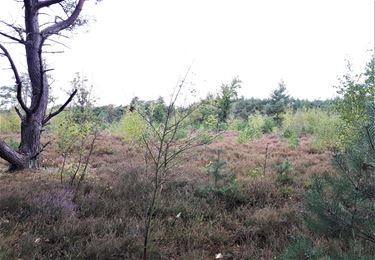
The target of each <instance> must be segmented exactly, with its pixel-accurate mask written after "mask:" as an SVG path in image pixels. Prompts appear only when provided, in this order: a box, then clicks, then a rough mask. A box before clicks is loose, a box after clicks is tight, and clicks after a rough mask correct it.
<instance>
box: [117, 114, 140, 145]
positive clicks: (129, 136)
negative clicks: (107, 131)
mask: <svg viewBox="0 0 375 260" xmlns="http://www.w3.org/2000/svg"><path fill="white" fill-rule="evenodd" d="M111 132H112V133H113V134H115V135H118V136H121V137H122V138H124V140H125V141H127V142H131V141H136V142H138V141H141V140H142V137H144V136H145V135H147V123H146V122H145V120H144V119H143V118H142V116H141V115H139V114H138V113H132V112H127V113H125V115H124V116H123V117H122V118H121V120H120V121H119V122H118V123H117V124H115V125H114V126H113V127H112V128H111Z"/></svg>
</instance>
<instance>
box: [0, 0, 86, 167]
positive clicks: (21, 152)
mask: <svg viewBox="0 0 375 260" xmlns="http://www.w3.org/2000/svg"><path fill="white" fill-rule="evenodd" d="M63 1H64V0H43V1H41V0H23V3H24V10H25V28H22V29H23V30H18V29H17V28H16V29H15V32H17V33H19V34H20V38H16V37H13V36H11V35H8V34H7V33H3V32H0V33H1V35H3V36H6V37H7V38H9V39H11V40H13V41H16V42H18V43H21V44H23V45H24V46H25V50H26V61H27V68H28V74H29V78H30V82H31V89H32V93H31V94H32V97H31V102H30V105H29V106H27V105H26V104H25V102H24V101H23V97H22V82H21V80H20V77H19V74H18V70H17V68H16V65H15V63H14V61H13V59H12V58H11V56H10V54H9V52H8V51H7V49H6V48H5V47H4V45H3V44H2V43H1V42H0V50H1V51H2V53H0V54H2V56H5V57H6V58H7V59H8V61H9V63H10V65H11V69H12V70H13V73H14V76H15V79H16V83H17V100H18V102H19V104H20V106H21V108H22V110H23V111H24V113H23V115H22V113H21V112H20V111H19V110H17V112H18V114H19V116H20V117H21V142H20V146H19V148H18V151H15V150H14V149H12V148H11V147H10V146H9V145H7V144H6V143H5V142H4V141H2V140H0V157H1V158H3V159H5V160H6V161H8V162H9V163H10V164H11V167H10V169H11V170H19V169H25V168H32V169H36V168H38V167H39V162H38V157H39V155H40V153H41V150H42V147H41V143H40V138H41V132H42V128H43V125H45V124H46V123H47V122H48V121H49V120H50V119H51V118H52V117H54V116H56V115H57V114H59V113H60V112H61V111H63V110H64V108H65V107H66V106H67V105H68V104H69V102H70V101H71V100H72V99H73V97H74V95H75V94H76V92H77V91H74V92H73V93H72V94H71V95H70V97H69V99H68V100H67V101H66V102H65V103H64V104H63V105H62V106H61V107H60V108H59V109H58V110H57V111H55V112H53V113H51V114H49V115H48V116H47V117H46V111H47V105H48V81H47V76H46V72H47V71H46V69H45V68H44V61H43V59H42V47H43V43H44V41H45V40H46V39H47V38H48V37H50V36H52V35H56V34H58V33H59V32H60V31H62V30H65V29H67V28H68V27H70V26H71V25H72V24H73V23H74V22H75V21H76V20H77V18H78V16H79V14H80V12H81V10H82V7H83V4H84V2H85V0H79V1H78V3H77V4H76V5H75V7H74V8H73V9H72V13H71V15H70V16H69V17H68V18H66V19H65V20H58V21H57V20H56V19H55V22H54V23H53V22H52V25H50V26H47V27H44V28H43V26H42V28H43V29H41V27H40V25H39V20H38V16H39V10H40V9H42V8H48V7H50V6H53V5H58V4H60V3H61V2H63ZM21 31H23V32H24V35H26V37H25V38H24V36H23V35H22V33H20V32H21ZM26 103H27V102H26Z"/></svg>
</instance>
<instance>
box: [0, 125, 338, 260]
mask: <svg viewBox="0 0 375 260" xmlns="http://www.w3.org/2000/svg"><path fill="white" fill-rule="evenodd" d="M236 137H237V133H235V132H228V133H225V134H224V136H223V137H222V138H219V139H218V140H216V141H215V142H214V143H213V144H211V145H209V146H207V147H200V148H198V149H196V150H194V151H191V152H189V153H188V154H186V156H185V157H184V158H183V160H181V163H180V165H179V167H178V168H176V169H175V171H174V172H173V175H171V176H170V178H169V179H168V181H167V182H166V183H165V184H164V185H163V187H162V190H161V197H160V200H159V202H158V203H157V206H156V212H155V217H154V223H153V230H152V239H151V240H152V241H151V250H150V252H151V258H152V259H213V258H214V256H215V254H217V253H222V254H223V255H224V258H225V259H272V258H274V257H275V256H277V255H278V254H280V253H281V252H282V251H283V249H284V248H285V246H286V245H287V243H288V240H289V239H290V238H291V237H292V236H293V235H296V234H298V233H301V232H304V231H303V230H302V227H301V226H302V225H301V220H300V219H299V217H298V212H299V210H300V194H301V193H303V191H304V190H306V189H307V188H308V186H309V184H310V181H309V180H310V177H311V176H312V175H315V174H323V173H330V172H333V168H332V166H331V159H330V155H329V154H327V153H321V152H318V151H316V150H314V149H313V148H312V146H311V143H310V139H309V138H308V137H302V138H301V140H300V145H299V146H298V147H296V148H291V147H290V146H289V144H288V142H287V141H285V140H282V139H281V138H280V137H279V136H277V135H266V136H264V137H263V138H262V139H260V140H256V141H253V142H251V143H247V144H238V143H237V142H236ZM8 138H11V137H8ZM267 144H269V149H268V160H267V168H266V171H265V173H264V169H263V166H264V159H265V151H266V146H267ZM217 149H220V150H222V152H223V159H225V160H226V161H227V162H228V167H229V168H230V170H231V171H232V172H233V173H235V175H236V179H237V190H236V191H235V192H231V193H222V194H218V193H214V192H200V190H202V189H204V188H205V187H207V185H208V184H209V183H210V182H211V181H212V180H211V178H210V176H208V175H207V173H206V171H205V166H206V165H207V164H208V163H209V162H210V161H211V160H212V159H213V158H214V155H215V150H217ZM143 154H144V152H143V151H142V149H141V148H140V147H137V146H135V145H129V144H126V143H124V142H122V140H121V139H119V138H116V137H113V136H110V135H108V134H102V135H101V136H100V138H99V139H98V142H97V146H96V148H95V151H94V153H93V158H92V163H91V167H90V174H89V176H88V178H87V179H86V182H85V185H84V186H83V187H82V189H81V191H80V192H79V193H78V194H77V196H75V195H76V194H75V190H72V189H71V188H69V187H68V186H67V185H65V184H60V183H59V179H58V178H59V177H58V176H57V175H56V172H58V167H59V164H60V163H61V158H59V156H58V154H57V152H56V150H55V148H54V147H53V146H50V147H48V148H47V150H46V152H45V153H44V154H43V158H42V160H43V163H44V165H45V166H46V168H43V169H41V170H40V171H39V172H32V171H25V172H19V173H16V174H3V175H2V176H0V259H17V258H23V259H30V258H38V259H42V258H51V259H56V258H82V259H137V258H139V257H140V256H141V253H142V250H143V249H142V234H143V227H144V217H145V209H146V207H147V202H148V199H149V190H150V188H151V180H150V176H148V175H147V174H146V173H145V167H144V163H143ZM286 160H287V161H288V162H289V163H290V167H289V168H288V170H287V173H286V174H283V175H282V176H280V174H279V173H278V172H277V167H276V166H277V165H280V164H281V163H282V162H284V161H286ZM0 169H1V170H2V171H4V170H5V169H6V164H5V163H4V162H1V161H0ZM51 209H53V210H51ZM179 213H181V214H180V217H178V218H177V217H176V216H177V215H178V214H179Z"/></svg>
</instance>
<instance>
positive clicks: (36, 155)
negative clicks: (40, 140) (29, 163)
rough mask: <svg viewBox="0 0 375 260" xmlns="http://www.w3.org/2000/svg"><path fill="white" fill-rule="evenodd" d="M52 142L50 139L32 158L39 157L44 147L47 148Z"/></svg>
mask: <svg viewBox="0 0 375 260" xmlns="http://www.w3.org/2000/svg"><path fill="white" fill-rule="evenodd" d="M50 143H51V141H48V142H47V143H46V144H45V145H43V147H42V148H41V149H40V150H39V151H38V152H37V153H36V154H35V155H33V156H31V157H30V159H31V160H33V159H35V158H37V157H38V156H39V154H41V153H42V152H43V151H44V149H46V147H47V146H48V145H49V144H50Z"/></svg>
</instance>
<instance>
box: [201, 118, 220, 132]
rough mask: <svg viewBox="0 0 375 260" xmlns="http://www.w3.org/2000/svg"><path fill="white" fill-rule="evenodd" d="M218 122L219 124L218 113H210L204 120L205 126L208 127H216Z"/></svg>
mask: <svg viewBox="0 0 375 260" xmlns="http://www.w3.org/2000/svg"><path fill="white" fill-rule="evenodd" d="M217 124H218V118H217V116H216V115H209V116H207V117H206V118H205V119H204V121H203V125H204V127H206V128H208V129H215V128H216V127H217Z"/></svg>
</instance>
